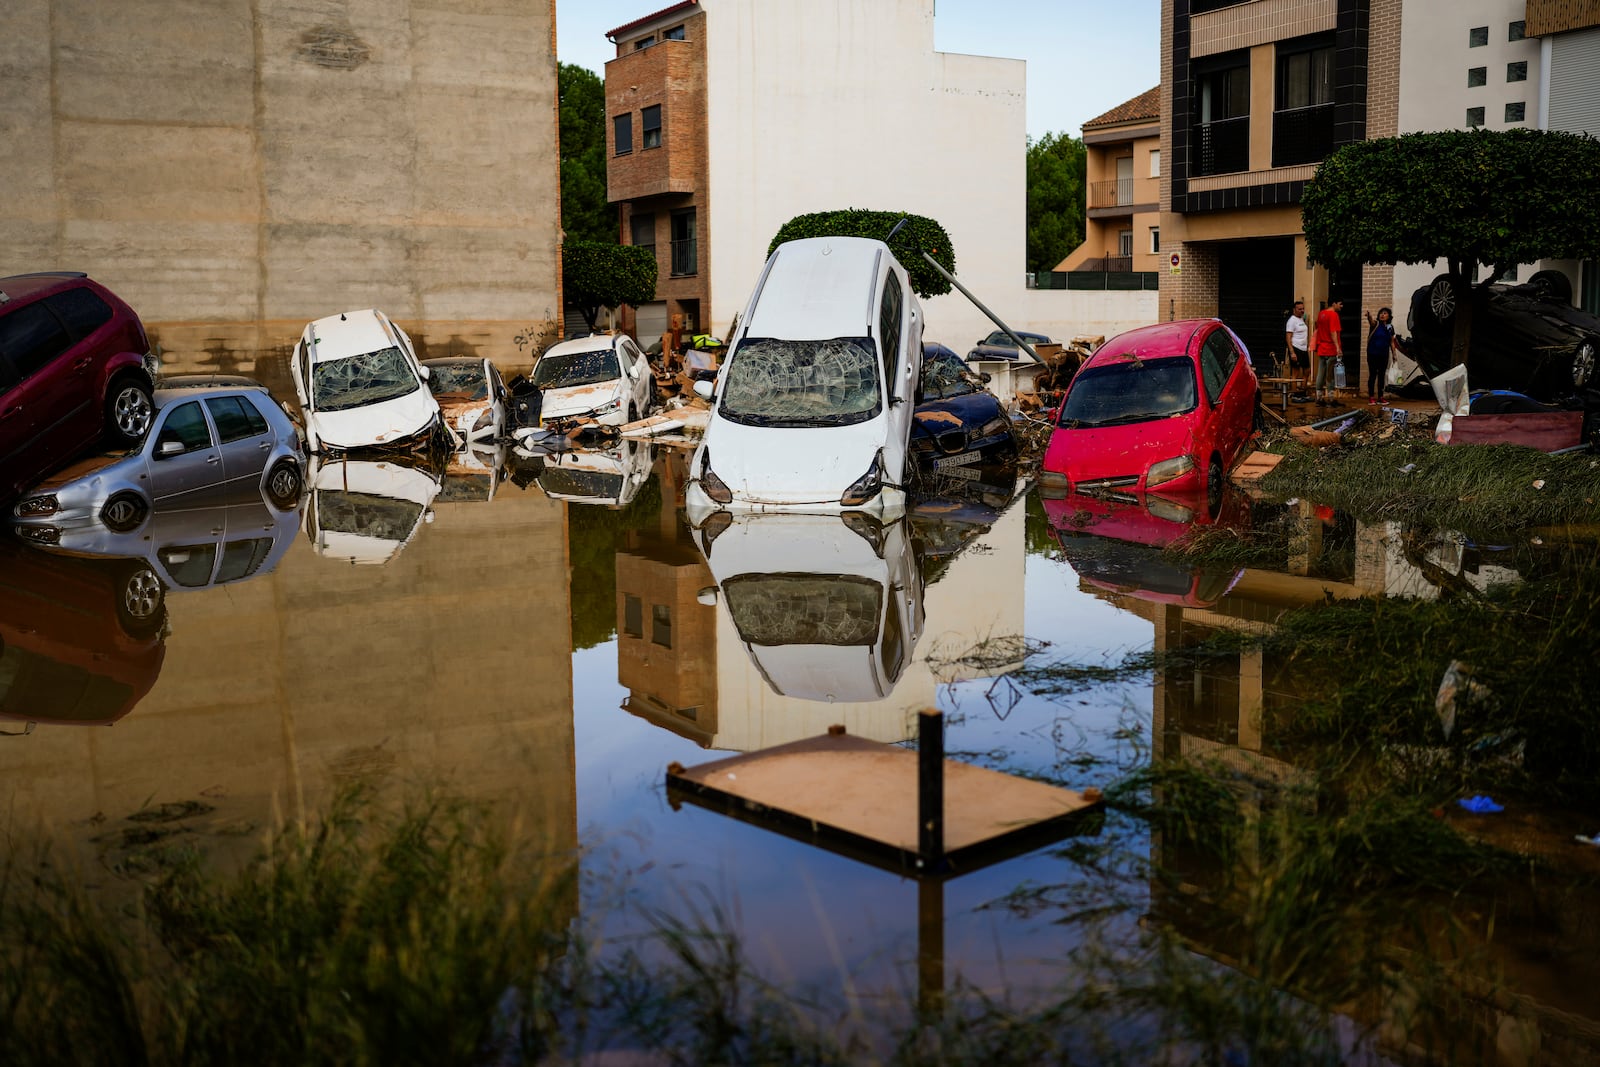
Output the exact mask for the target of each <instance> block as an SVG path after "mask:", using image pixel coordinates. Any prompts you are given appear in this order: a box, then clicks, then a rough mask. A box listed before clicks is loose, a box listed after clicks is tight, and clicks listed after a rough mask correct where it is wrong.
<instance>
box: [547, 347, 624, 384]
mask: <svg viewBox="0 0 1600 1067" xmlns="http://www.w3.org/2000/svg"><path fill="white" fill-rule="evenodd" d="M620 377H622V366H621V364H619V363H618V362H617V353H616V352H615V351H614V350H613V349H610V348H602V349H600V350H599V351H597V352H572V353H568V354H564V355H554V356H552V355H549V354H546V355H544V356H541V357H540V358H539V362H538V363H536V364H534V367H533V384H534V385H537V386H538V387H539V388H540V389H566V388H568V387H569V386H574V385H598V384H599V383H601V382H609V381H613V380H615V379H617V378H620Z"/></svg>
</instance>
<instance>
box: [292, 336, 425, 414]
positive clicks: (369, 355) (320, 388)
mask: <svg viewBox="0 0 1600 1067" xmlns="http://www.w3.org/2000/svg"><path fill="white" fill-rule="evenodd" d="M311 374H312V386H311V399H312V402H313V403H314V404H315V405H316V407H317V409H318V410H319V411H345V410H347V409H349V408H358V407H361V406H362V405H364V404H381V403H383V402H384V401H385V400H393V399H395V398H396V397H401V396H405V395H406V394H407V393H410V392H414V391H415V390H416V388H417V375H416V372H415V371H413V370H412V369H411V364H410V363H409V362H408V361H407V360H406V357H405V355H404V354H403V353H401V351H400V350H399V349H398V348H394V347H390V348H380V349H379V350H378V351H376V352H364V353H362V354H361V355H359V356H345V357H344V358H342V359H330V360H328V361H326V362H324V363H318V364H317V365H316V366H315V367H313V368H312V371H311Z"/></svg>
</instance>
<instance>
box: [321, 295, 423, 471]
mask: <svg viewBox="0 0 1600 1067" xmlns="http://www.w3.org/2000/svg"><path fill="white" fill-rule="evenodd" d="M289 373H290V375H291V376H292V377H293V378H294V391H295V394H296V396H297V397H298V398H299V401H300V409H301V411H302V412H303V413H304V414H305V420H306V444H307V446H308V447H309V448H310V450H311V451H313V452H329V451H333V452H339V451H347V450H350V449H355V448H406V447H409V446H411V445H416V444H425V443H426V442H427V441H428V440H429V439H430V438H431V437H432V435H433V434H434V433H435V431H436V430H438V428H439V427H440V426H441V425H442V423H443V420H442V417H441V415H440V413H439V405H438V403H437V402H436V401H435V400H434V399H433V394H432V393H431V392H430V391H429V390H428V385H427V378H428V372H427V371H426V370H424V369H423V368H422V365H421V364H419V363H418V362H417V354H416V351H415V350H414V349H413V348H412V346H411V338H409V337H407V336H406V333H405V331H404V330H402V329H400V327H398V326H396V325H395V324H394V323H392V322H390V321H389V317H388V316H387V315H385V314H384V313H383V312H381V311H378V310H376V309H374V308H368V309H366V310H365V311H346V312H341V313H340V314H338V315H329V316H328V317H327V318H322V319H317V320H316V321H315V322H312V323H309V324H307V326H306V328H305V332H304V333H302V334H301V335H300V340H299V341H298V342H297V343H296V344H295V346H294V358H293V359H292V360H290V362H289Z"/></svg>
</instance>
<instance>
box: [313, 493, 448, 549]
mask: <svg viewBox="0 0 1600 1067" xmlns="http://www.w3.org/2000/svg"><path fill="white" fill-rule="evenodd" d="M425 510H426V509H425V508H424V507H423V506H422V505H421V504H418V503H416V502H415V501H411V500H400V499H398V498H396V497H388V496H378V495H376V494H373V493H323V494H321V496H320V497H319V499H318V500H317V527H318V529H320V530H321V531H322V532H323V533H347V534H356V535H358V536H361V537H375V538H378V539H379V540H383V541H404V540H405V539H406V538H408V537H410V536H411V531H412V530H415V529H416V528H417V523H418V522H419V521H420V520H421V518H422V513H423V511H425Z"/></svg>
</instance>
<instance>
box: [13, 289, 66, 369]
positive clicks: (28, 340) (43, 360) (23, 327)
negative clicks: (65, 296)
mask: <svg viewBox="0 0 1600 1067" xmlns="http://www.w3.org/2000/svg"><path fill="white" fill-rule="evenodd" d="M67 343H68V342H67V331H66V330H63V329H62V328H61V323H60V321H59V320H57V318H56V317H55V316H54V315H52V314H50V309H49V308H47V307H45V306H44V304H43V303H42V302H41V303H38V304H30V305H29V306H27V307H24V308H18V309H17V310H16V311H13V312H12V313H11V314H9V315H7V316H6V317H5V318H3V319H0V352H4V353H5V354H6V355H7V356H9V357H11V364H12V366H13V367H15V368H16V372H17V376H18V377H19V378H26V377H28V376H29V375H31V374H36V373H38V372H39V371H40V370H42V369H44V368H45V367H47V366H49V365H50V363H51V362H53V361H54V360H55V358H56V357H57V356H59V355H61V353H63V352H65V351H66V350H67Z"/></svg>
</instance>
